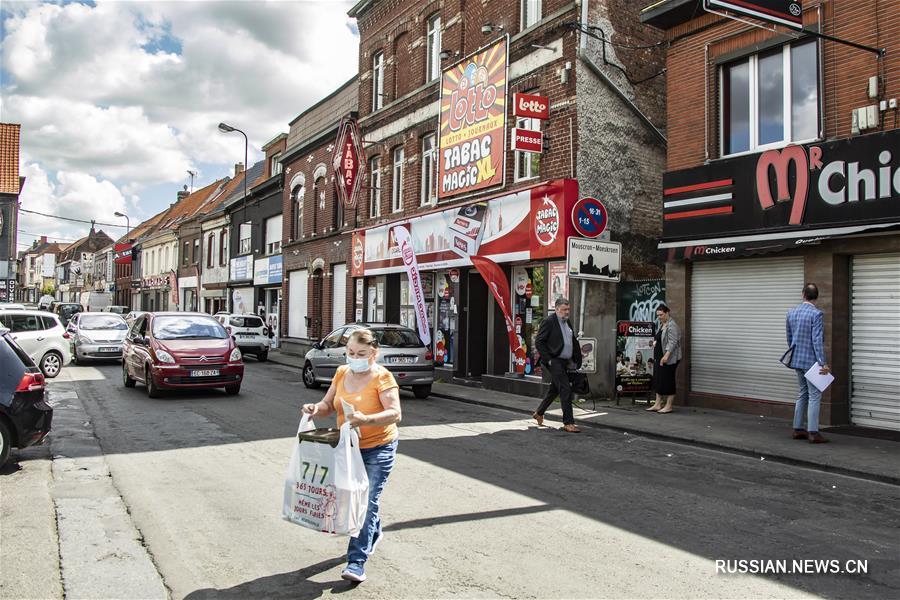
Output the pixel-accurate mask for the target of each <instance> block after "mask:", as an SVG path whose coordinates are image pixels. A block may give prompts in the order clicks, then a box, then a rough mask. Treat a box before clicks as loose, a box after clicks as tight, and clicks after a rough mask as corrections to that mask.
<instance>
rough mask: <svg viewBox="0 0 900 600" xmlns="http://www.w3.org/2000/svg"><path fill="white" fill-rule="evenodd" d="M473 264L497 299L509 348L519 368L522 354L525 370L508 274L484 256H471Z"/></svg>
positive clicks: (523, 362) (523, 358)
mask: <svg viewBox="0 0 900 600" xmlns="http://www.w3.org/2000/svg"><path fill="white" fill-rule="evenodd" d="M470 259H471V261H472V265H474V267H475V268H476V269H478V272H479V273H480V274H481V277H482V278H483V279H484V281H485V283H487V286H488V289H489V290H491V294H493V296H494V300H496V301H497V305H498V306H499V307H500V311H501V312H502V313H503V319H504V320H505V321H506V334H507V335H508V336H509V349H510V351H511V352H512V353H513V354H515V355H516V367H517V370H518V367H519V359H520V355H521V360H522V365H521V367H522V371H523V372H524V370H525V353H524V352H523V351H522V344H521V343H520V342H519V336H518V335H516V328H515V325H514V324H513V320H512V314H511V313H510V307H511V304H510V297H509V289H510V288H509V281H508V280H507V279H506V274H505V273H504V272H503V269H501V268H500V266H499V265H497V263H495V262H494V261H492V260H491V259H489V258H485V257H483V256H472V257H470Z"/></svg>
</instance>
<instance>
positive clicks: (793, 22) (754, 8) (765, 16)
mask: <svg viewBox="0 0 900 600" xmlns="http://www.w3.org/2000/svg"><path fill="white" fill-rule="evenodd" d="M706 2H707V6H708V7H709V8H713V9H722V8H724V9H727V10H730V11H732V12H736V13H739V14H742V15H747V16H748V17H755V18H757V19H760V20H761V21H768V22H770V23H778V24H779V25H787V26H788V27H793V28H794V29H803V7H802V6H801V4H800V0H706Z"/></svg>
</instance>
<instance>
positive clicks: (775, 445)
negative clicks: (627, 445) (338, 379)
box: [269, 352, 900, 485]
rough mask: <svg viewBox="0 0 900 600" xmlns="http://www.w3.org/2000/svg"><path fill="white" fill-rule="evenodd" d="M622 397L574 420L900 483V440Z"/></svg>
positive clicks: (510, 400)
mask: <svg viewBox="0 0 900 600" xmlns="http://www.w3.org/2000/svg"><path fill="white" fill-rule="evenodd" d="M269 360H271V361H273V362H277V363H279V364H283V365H287V366H291V367H296V368H298V369H299V368H300V367H301V366H302V363H303V357H301V356H296V355H289V354H282V353H280V352H270V353H269ZM432 396H437V397H440V398H447V399H451V400H456V401H459V402H468V403H470V404H477V405H480V406H488V407H492V408H502V409H507V410H511V411H514V412H518V413H522V414H523V415H528V416H530V415H531V413H532V412H533V411H534V409H535V408H536V407H537V405H538V403H539V400H538V399H537V398H529V397H525V396H516V395H513V394H505V393H503V392H495V391H492V390H485V389H482V388H479V387H466V386H461V385H454V384H449V383H436V384H434V386H433V388H432ZM621 402H622V404H621V405H619V406H616V404H615V402H605V401H604V402H597V407H596V411H595V410H594V406H593V403H592V402H591V401H590V400H587V401H585V402H584V403H583V404H582V405H581V406H582V408H576V409H575V419H576V420H577V421H578V424H579V425H581V426H589V427H598V428H605V429H612V430H615V431H621V432H625V433H628V434H633V435H643V436H647V437H652V438H656V439H661V440H667V441H672V442H681V443H688V444H692V445H695V446H701V447H704V448H710V449H714V450H722V451H725V452H732V453H738V454H742V455H745V456H752V457H756V458H763V459H766V460H775V461H779V462H784V463H789V464H794V465H800V466H807V467H811V468H814V469H818V470H822V471H828V472H832V473H840V474H843V475H850V476H855V477H863V478H865V479H871V480H875V481H881V482H885V483H890V484H893V485H900V442H895V441H889V440H880V439H872V438H868V437H861V436H857V435H848V434H843V433H829V432H828V429H827V428H823V430H822V431H823V433H824V434H825V436H826V437H827V438H828V439H829V440H831V443H829V444H810V443H809V442H806V441H804V440H794V439H792V438H791V423H790V422H789V421H787V420H783V419H775V418H771V417H763V416H759V415H748V414H741V413H732V412H726V411H718V410H711V409H700V408H692V407H684V406H676V408H675V411H674V412H672V413H670V414H665V415H660V414H656V413H652V412H647V411H645V410H644V408H646V405H644V404H636V405H635V406H632V405H631V401H630V400H629V399H622V401H621ZM585 409H587V410H585ZM561 415H562V411H561V410H560V409H559V405H558V404H554V405H553V407H551V410H550V411H548V412H547V414H546V415H545V417H546V421H545V422H546V423H549V424H550V426H556V424H557V423H560V424H561V421H562V416H561ZM554 422H556V423H554Z"/></svg>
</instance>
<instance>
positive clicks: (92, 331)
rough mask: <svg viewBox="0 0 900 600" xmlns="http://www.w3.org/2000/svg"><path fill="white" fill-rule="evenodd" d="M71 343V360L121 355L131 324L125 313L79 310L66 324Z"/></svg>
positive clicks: (110, 358) (113, 357) (109, 358)
mask: <svg viewBox="0 0 900 600" xmlns="http://www.w3.org/2000/svg"><path fill="white" fill-rule="evenodd" d="M66 331H68V332H69V335H70V336H71V342H72V362H76V363H77V362H79V361H81V362H84V361H87V360H92V359H107V360H113V359H115V360H117V359H120V358H122V342H123V341H124V340H125V334H126V333H128V324H127V323H126V322H125V319H123V318H122V315H117V314H115V313H108V312H83V313H78V314H76V315H75V316H73V317H72V320H71V321H69V325H68V326H67V327H66Z"/></svg>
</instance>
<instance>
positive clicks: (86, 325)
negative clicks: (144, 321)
mask: <svg viewBox="0 0 900 600" xmlns="http://www.w3.org/2000/svg"><path fill="white" fill-rule="evenodd" d="M78 326H79V327H81V328H82V329H128V324H127V323H126V322H125V319H123V318H122V317H119V316H116V315H90V316H88V315H84V316H82V317H81V320H80V321H78Z"/></svg>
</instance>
